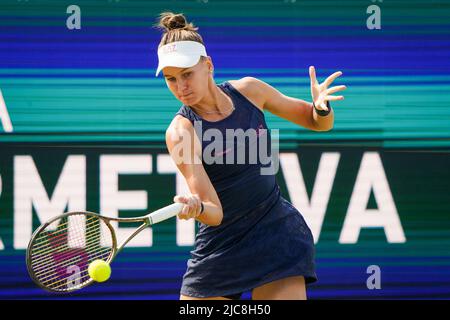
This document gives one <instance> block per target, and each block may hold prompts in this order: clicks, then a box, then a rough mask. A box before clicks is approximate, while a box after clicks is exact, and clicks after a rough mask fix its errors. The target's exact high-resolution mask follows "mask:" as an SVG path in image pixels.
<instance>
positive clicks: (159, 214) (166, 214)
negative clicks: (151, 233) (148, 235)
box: [150, 202, 184, 224]
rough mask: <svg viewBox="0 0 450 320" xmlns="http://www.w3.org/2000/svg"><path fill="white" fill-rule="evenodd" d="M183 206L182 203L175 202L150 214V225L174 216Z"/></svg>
mask: <svg viewBox="0 0 450 320" xmlns="http://www.w3.org/2000/svg"><path fill="white" fill-rule="evenodd" d="M183 206H184V205H183V204H182V203H178V202H176V203H173V204H171V205H168V206H167V207H164V208H161V209H159V210H156V211H154V212H152V213H151V214H150V223H151V224H155V223H158V222H161V221H164V220H167V219H169V218H172V217H174V216H176V215H177V214H179V213H180V212H181V209H183Z"/></svg>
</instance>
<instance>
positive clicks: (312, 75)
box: [309, 66, 317, 85]
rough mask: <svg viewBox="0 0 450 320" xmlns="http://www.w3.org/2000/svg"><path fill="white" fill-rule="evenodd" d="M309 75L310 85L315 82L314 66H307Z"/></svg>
mask: <svg viewBox="0 0 450 320" xmlns="http://www.w3.org/2000/svg"><path fill="white" fill-rule="evenodd" d="M309 77H310V78H311V85H313V84H315V83H317V78H316V69H315V68H314V66H310V67H309Z"/></svg>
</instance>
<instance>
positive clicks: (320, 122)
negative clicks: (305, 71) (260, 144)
mask: <svg viewBox="0 0 450 320" xmlns="http://www.w3.org/2000/svg"><path fill="white" fill-rule="evenodd" d="M309 75H310V80H311V96H312V100H313V101H314V104H315V106H316V108H317V109H319V110H328V108H327V101H336V100H343V99H344V96H342V95H341V96H333V95H332V94H333V93H336V92H338V91H342V90H345V89H346V88H347V87H346V86H345V85H340V86H335V87H331V88H329V86H330V85H331V83H332V82H333V81H334V80H335V79H336V78H337V77H339V76H340V75H342V72H341V71H338V72H335V73H333V74H332V75H331V76H329V77H328V78H327V79H326V80H325V81H324V82H322V83H320V84H319V82H318V81H317V79H316V72H315V69H314V67H310V68H309ZM245 81H246V82H248V86H250V87H252V90H251V91H252V93H253V94H252V95H253V96H254V97H255V99H257V100H258V104H259V105H260V106H262V109H263V110H267V111H269V112H271V113H273V114H274V115H276V116H279V117H281V118H283V119H286V120H288V121H291V122H293V123H295V124H298V125H300V126H302V127H305V128H307V129H311V130H314V131H328V130H331V129H332V128H333V123H334V112H333V109H331V112H330V113H329V114H328V115H326V116H320V115H319V114H317V112H316V111H315V110H314V108H313V106H312V102H307V101H304V100H301V99H297V98H293V97H289V96H286V95H284V94H282V93H281V92H279V91H278V90H277V89H275V88H274V87H272V86H271V85H269V84H267V83H265V82H264V81H261V80H259V79H256V78H252V77H246V78H245Z"/></svg>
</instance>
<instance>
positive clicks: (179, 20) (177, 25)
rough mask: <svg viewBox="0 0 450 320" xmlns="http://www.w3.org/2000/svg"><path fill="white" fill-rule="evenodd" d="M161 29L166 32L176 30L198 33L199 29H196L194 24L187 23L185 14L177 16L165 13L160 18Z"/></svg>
mask: <svg viewBox="0 0 450 320" xmlns="http://www.w3.org/2000/svg"><path fill="white" fill-rule="evenodd" d="M159 27H160V28H162V29H164V30H165V31H166V32H167V31H171V30H176V29H182V30H189V31H196V30H197V28H195V27H194V25H193V24H192V23H187V21H186V18H185V17H184V15H183V14H181V13H178V14H175V13H173V12H163V13H161V15H160V17H159Z"/></svg>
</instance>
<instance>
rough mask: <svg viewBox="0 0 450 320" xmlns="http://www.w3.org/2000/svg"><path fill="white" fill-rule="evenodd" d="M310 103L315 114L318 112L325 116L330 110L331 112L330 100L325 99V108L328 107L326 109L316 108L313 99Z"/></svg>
mask: <svg viewBox="0 0 450 320" xmlns="http://www.w3.org/2000/svg"><path fill="white" fill-rule="evenodd" d="M312 105H313V108H314V109H315V110H316V112H317V114H318V115H319V116H322V117H323V116H327V115H329V114H330V112H331V106H330V101H328V100H327V108H328V110H319V109H317V108H316V105H315V104H314V101H313V103H312Z"/></svg>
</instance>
